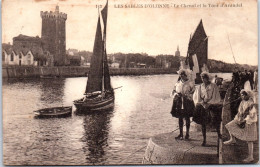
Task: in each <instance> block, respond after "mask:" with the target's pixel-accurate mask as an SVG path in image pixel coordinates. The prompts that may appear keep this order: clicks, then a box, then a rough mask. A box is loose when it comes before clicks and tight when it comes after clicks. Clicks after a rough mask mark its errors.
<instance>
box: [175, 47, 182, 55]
mask: <svg viewBox="0 0 260 167" xmlns="http://www.w3.org/2000/svg"><path fill="white" fill-rule="evenodd" d="M175 56H181V54H180V51H179V45H178V46H177V51H176V52H175Z"/></svg>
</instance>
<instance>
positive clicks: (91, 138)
mask: <svg viewBox="0 0 260 167" xmlns="http://www.w3.org/2000/svg"><path fill="white" fill-rule="evenodd" d="M112 113H113V110H107V111H102V112H98V113H93V114H89V115H85V116H84V119H83V126H84V130H85V132H84V134H83V137H82V142H83V143H84V144H83V145H84V146H83V151H84V153H85V154H86V160H87V161H88V162H89V163H90V164H93V165H94V164H101V163H104V162H105V160H106V158H107V157H106V156H105V150H106V148H107V147H108V133H109V129H110V118H111V117H112V115H113V114H112Z"/></svg>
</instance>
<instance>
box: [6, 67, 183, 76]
mask: <svg viewBox="0 0 260 167" xmlns="http://www.w3.org/2000/svg"><path fill="white" fill-rule="evenodd" d="M177 70H178V69H176V68H110V74H111V75H158V74H176V73H177ZM88 72H89V67H81V66H57V67H32V66H6V67H2V77H3V78H33V77H34V78H40V77H84V76H87V75H88Z"/></svg>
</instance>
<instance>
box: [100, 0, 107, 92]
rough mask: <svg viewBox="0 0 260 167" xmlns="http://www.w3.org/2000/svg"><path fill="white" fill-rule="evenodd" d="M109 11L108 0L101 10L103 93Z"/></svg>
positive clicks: (103, 88)
mask: <svg viewBox="0 0 260 167" xmlns="http://www.w3.org/2000/svg"><path fill="white" fill-rule="evenodd" d="M107 11H108V1H107V3H106V5H105V7H104V8H103V10H102V11H101V15H102V19H103V23H104V31H103V54H102V68H103V69H102V93H103V92H104V91H105V63H107V62H105V61H106V60H105V56H106V31H107Z"/></svg>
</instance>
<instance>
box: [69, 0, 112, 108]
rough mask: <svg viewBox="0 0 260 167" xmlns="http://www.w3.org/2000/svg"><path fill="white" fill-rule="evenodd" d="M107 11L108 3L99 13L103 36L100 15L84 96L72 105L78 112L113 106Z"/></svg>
mask: <svg viewBox="0 0 260 167" xmlns="http://www.w3.org/2000/svg"><path fill="white" fill-rule="evenodd" d="M107 11H108V2H107V3H106V6H105V7H104V8H103V9H102V11H101V15H102V19H103V24H104V31H103V34H102V30H101V23H100V14H99V17H98V23H97V30H96V36H95V42H94V49H93V55H92V57H91V64H90V70H89V74H88V81H87V86H86V90H85V94H84V95H85V96H84V97H83V98H81V99H79V100H75V101H74V105H75V106H76V108H77V110H78V111H84V112H89V111H98V110H105V109H109V108H112V107H113V106H114V90H113V88H112V86H111V83H110V75H109V68H108V64H107V53H106V27H107ZM102 35H103V38H102Z"/></svg>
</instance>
